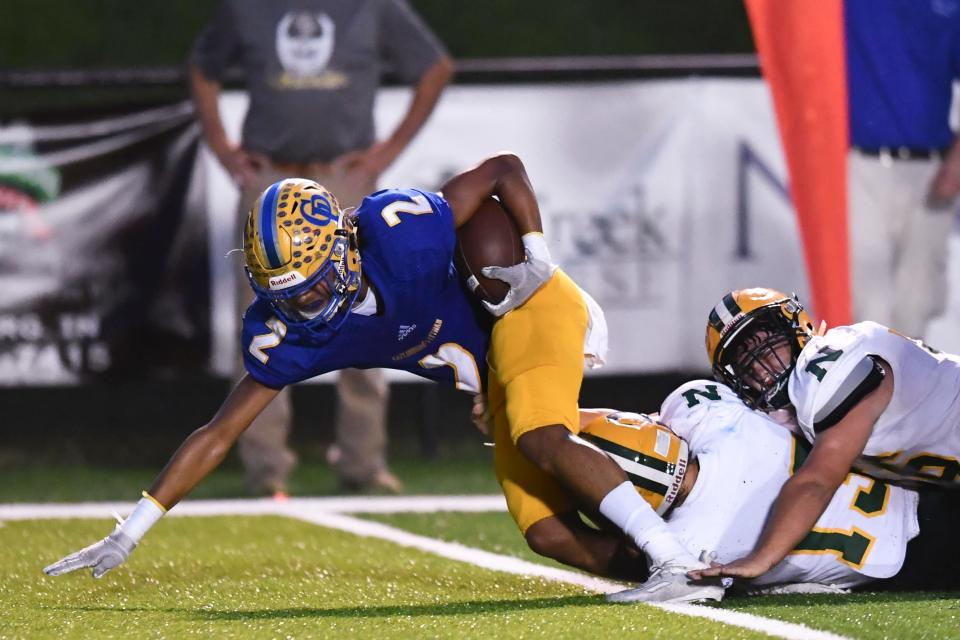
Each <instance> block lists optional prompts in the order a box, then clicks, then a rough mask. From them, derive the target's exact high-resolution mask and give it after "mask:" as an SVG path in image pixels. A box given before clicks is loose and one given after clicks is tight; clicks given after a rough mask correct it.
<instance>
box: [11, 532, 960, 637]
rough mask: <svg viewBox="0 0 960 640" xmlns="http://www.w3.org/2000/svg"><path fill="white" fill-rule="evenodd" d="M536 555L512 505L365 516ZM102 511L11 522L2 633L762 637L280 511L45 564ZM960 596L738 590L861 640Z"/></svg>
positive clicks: (954, 627)
mask: <svg viewBox="0 0 960 640" xmlns="http://www.w3.org/2000/svg"><path fill="white" fill-rule="evenodd" d="M363 517H364V518H365V519H371V520H376V521H379V522H383V523H387V524H390V525H393V526H396V527H399V528H402V529H405V530H408V531H411V532H414V533H419V534H421V535H425V536H429V537H435V538H439V539H443V540H449V541H457V542H461V543H463V544H467V545H470V546H474V547H478V548H481V549H486V550H490V551H495V552H497V553H501V554H506V555H512V556H516V557H521V558H524V559H528V560H536V561H539V560H538V559H537V557H536V556H534V555H533V554H532V553H530V552H529V551H527V550H526V548H525V546H524V544H523V541H522V540H521V538H520V536H519V534H517V532H516V531H515V529H514V527H513V524H512V522H511V521H510V519H509V517H508V516H507V515H506V514H503V513H482V514H466V513H435V514H391V515H383V514H381V515H376V516H373V515H370V516H363ZM109 527H110V523H109V522H108V521H106V520H100V521H90V520H46V521H40V520H33V521H8V522H6V523H5V525H4V526H3V527H0V611H3V615H2V619H0V638H48V637H58V638H113V637H117V638H120V637H132V636H137V637H148V638H183V637H237V638H261V637H263V638H274V637H291V638H333V637H336V638H372V637H384V638H423V637H430V638H434V637H443V638H490V637H511V638H513V637H524V638H573V637H589V638H620V637H623V636H624V635H628V636H634V637H642V638H675V637H676V636H677V635H680V634H682V635H683V636H684V637H685V638H691V639H694V638H751V637H763V634H758V633H755V632H751V631H748V630H746V629H743V628H739V627H732V626H729V625H724V624H721V623H718V622H713V621H709V620H703V619H699V618H688V617H685V616H680V615H677V614H673V613H668V612H665V611H661V610H658V609H655V608H652V607H647V606H640V605H638V606H611V605H607V604H605V603H604V602H603V599H602V596H598V595H592V594H588V593H585V592H584V591H583V590H582V589H581V588H579V587H575V586H571V585H566V584H562V583H556V582H549V581H546V580H544V579H540V578H526V577H520V576H514V575H509V574H504V573H499V572H494V571H489V570H485V569H481V568H479V567H475V566H472V565H470V564H466V563H462V562H455V561H451V560H446V559H443V558H440V557H438V556H434V555H432V554H430V553H426V552H421V551H416V550H412V549H408V548H404V547H400V546H397V545H395V544H393V543H390V542H387V541H383V540H377V539H371V538H360V537H357V536H354V535H352V534H348V533H345V532H342V531H337V530H333V529H328V528H324V527H319V526H316V525H312V524H309V523H305V522H301V521H298V520H293V519H290V518H282V517H276V516H262V517H196V518H170V519H167V520H165V521H163V522H162V523H161V524H160V525H158V526H157V527H156V529H155V530H154V531H152V532H151V533H150V535H149V536H147V538H146V539H145V540H144V541H143V542H142V544H141V547H140V548H139V549H138V550H137V551H136V552H135V554H134V555H133V556H132V557H131V560H130V562H129V563H128V564H127V565H125V566H124V567H121V568H120V569H118V570H116V571H114V572H112V573H110V574H108V575H107V576H106V577H105V578H103V579H101V580H93V579H92V578H91V577H90V576H89V574H83V575H81V574H79V573H74V574H70V575H67V576H62V577H59V578H51V577H48V576H45V575H44V574H43V573H42V572H41V568H42V566H43V565H45V564H46V563H48V562H50V561H53V560H56V559H58V558H59V557H61V556H62V555H64V554H65V553H68V552H70V551H73V550H75V549H76V548H77V547H78V546H79V545H82V544H88V543H89V542H92V541H93V540H95V539H97V538H98V537H100V536H102V535H104V533H105V532H106V531H107V530H109ZM958 598H960V594H900V595H897V596H893V595H889V594H871V593H861V594H854V595H851V596H845V597H838V596H816V597H813V596H789V597H788V596H768V597H765V598H730V599H727V600H726V601H724V603H723V604H722V605H721V606H722V607H724V608H728V609H733V610H738V611H744V612H748V613H752V614H755V615H761V616H764V617H767V618H773V619H777V620H784V621H789V622H796V623H801V624H804V625H807V626H809V627H811V628H814V629H819V630H824V631H831V632H833V633H837V634H842V635H844V636H847V637H849V638H863V639H880V638H957V637H958V636H960V599H958Z"/></svg>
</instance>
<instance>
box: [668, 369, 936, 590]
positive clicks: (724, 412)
mask: <svg viewBox="0 0 960 640" xmlns="http://www.w3.org/2000/svg"><path fill="white" fill-rule="evenodd" d="M660 418H661V420H662V421H663V422H664V423H666V424H667V425H669V426H670V428H671V429H673V430H674V431H675V432H676V433H677V435H679V436H680V437H681V438H684V439H685V440H687V442H688V444H689V446H690V457H691V459H692V458H694V457H695V458H696V459H697V460H698V462H699V464H700V473H699V475H698V477H697V481H696V483H695V484H694V486H693V489H692V490H691V491H690V494H689V495H688V496H687V497H686V499H685V500H684V501H683V503H682V504H680V505H679V506H678V507H676V508H675V509H674V510H673V511H672V512H670V513H668V514H667V524H668V526H669V527H670V530H671V531H672V532H673V534H674V535H675V536H677V538H678V539H679V540H680V541H681V543H682V544H684V546H686V547H687V549H688V550H690V551H691V553H693V554H694V555H697V554H699V553H700V552H701V551H702V550H707V551H714V552H716V553H717V559H718V560H719V561H720V562H724V563H726V562H731V561H732V560H735V559H737V558H741V557H743V556H745V555H747V554H748V553H749V552H750V551H752V550H753V548H754V546H755V545H756V543H757V540H758V539H759V538H760V533H761V531H762V530H763V526H764V523H765V522H766V520H767V516H768V515H769V513H770V509H771V508H772V507H773V503H774V501H775V500H776V499H777V496H778V495H779V493H780V489H781V488H782V487H783V485H784V483H785V482H786V481H787V479H788V478H789V477H790V476H791V475H792V474H793V472H794V470H795V469H796V468H799V466H800V465H801V464H802V463H803V460H805V459H806V455H807V452H808V451H809V450H810V445H809V444H808V443H807V442H805V441H804V440H803V438H801V437H797V436H796V435H794V434H792V433H791V432H790V431H788V430H787V429H785V428H783V427H782V426H780V425H778V424H777V423H776V422H774V421H772V420H770V418H769V417H767V416H766V414H763V413H760V412H758V411H753V410H751V409H750V408H748V407H747V406H746V405H744V404H743V402H742V401H741V400H740V399H739V398H737V396H736V395H735V394H734V393H733V391H731V390H730V389H729V388H728V387H726V386H724V385H723V384H720V383H718V382H714V381H710V380H695V381H693V382H688V383H686V384H684V385H683V386H681V387H680V388H678V389H677V390H675V391H674V392H673V393H671V394H670V395H669V396H668V397H667V399H666V400H665V401H664V403H663V407H662V408H661V413H660ZM918 533H919V527H918V524H917V494H916V492H914V491H910V490H908V489H904V488H902V487H895V486H891V485H887V484H886V483H883V482H881V481H874V480H872V479H870V478H867V477H865V476H861V475H858V474H850V475H848V476H847V479H846V481H845V482H844V483H843V484H842V485H841V486H840V488H839V489H838V490H837V492H836V494H835V495H834V497H833V499H832V500H831V501H830V504H829V505H828V506H827V509H826V511H825V512H824V513H823V515H821V516H820V519H819V520H817V523H816V526H815V527H814V528H813V530H812V531H811V532H810V534H809V535H808V536H807V537H806V538H805V539H804V540H803V541H801V543H800V544H799V545H797V548H796V549H795V550H794V551H792V552H791V553H790V554H789V555H788V556H787V557H786V558H785V559H784V560H782V561H781V562H780V563H779V564H777V565H776V566H775V567H773V569H771V570H770V571H769V572H767V573H765V574H764V575H763V576H761V577H760V578H758V579H756V580H755V581H754V584H756V585H758V586H761V585H773V584H785V583H792V582H817V583H821V584H832V585H837V586H841V587H851V586H854V585H858V584H862V583H864V582H868V581H869V580H870V579H871V578H889V577H891V576H893V575H895V574H896V573H897V572H898V571H899V570H900V567H901V566H902V565H903V560H904V556H905V554H906V550H907V542H908V541H909V540H910V539H911V538H913V537H915V536H916V535H917V534H918Z"/></svg>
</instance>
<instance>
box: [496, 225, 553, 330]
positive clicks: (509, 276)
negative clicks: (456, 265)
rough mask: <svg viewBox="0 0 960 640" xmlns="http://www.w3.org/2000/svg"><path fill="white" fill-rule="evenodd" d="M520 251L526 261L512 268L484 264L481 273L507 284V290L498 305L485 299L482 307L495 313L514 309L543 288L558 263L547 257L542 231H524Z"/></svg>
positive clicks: (547, 250)
mask: <svg viewBox="0 0 960 640" xmlns="http://www.w3.org/2000/svg"><path fill="white" fill-rule="evenodd" d="M521 240H523V252H524V254H525V255H526V260H524V261H523V262H521V263H520V264H515V265H513V266H512V267H484V268H483V269H482V270H481V273H482V274H483V275H484V276H486V277H487V278H496V279H497V280H503V281H504V282H506V283H507V284H509V285H510V290H509V291H507V295H505V296H504V297H503V300H501V301H500V302H499V303H498V304H490V303H489V302H487V301H486V300H484V301H483V306H485V307H486V308H487V311H489V312H490V313H492V314H493V315H495V316H498V317H499V316H502V315H504V314H505V313H507V312H508V311H513V310H514V309H516V308H517V307H519V306H520V305H522V304H523V303H524V302H526V301H527V300H529V299H530V296H532V295H533V294H534V293H536V292H537V289H539V288H540V287H542V286H543V285H544V284H545V283H546V282H547V281H548V280H550V278H551V277H552V276H553V272H554V271H556V270H557V265H555V264H554V263H553V260H552V259H551V258H550V250H549V249H547V242H546V240H544V238H543V234H542V233H536V232H534V233H526V234H524V235H523V238H521Z"/></svg>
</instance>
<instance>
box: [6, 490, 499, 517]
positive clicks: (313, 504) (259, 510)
mask: <svg viewBox="0 0 960 640" xmlns="http://www.w3.org/2000/svg"><path fill="white" fill-rule="evenodd" d="M133 506H134V503H133V502H78V503H54V502H49V503H40V504H0V520H39V519H43V518H109V517H110V512H111V511H117V512H119V513H124V514H125V513H129V512H130V510H131V509H133ZM278 510H283V512H284V514H285V515H287V514H292V513H296V512H297V511H301V510H302V511H314V512H318V511H323V512H333V513H432V512H435V511H468V512H481V511H506V510H507V504H506V502H505V501H504V499H503V496H502V495H488V496H475V495H474V496H383V497H381V496H357V497H347V498H344V497H330V498H289V499H287V500H282V501H279V500H273V499H272V498H261V499H249V498H247V499H237V500H185V501H183V502H181V503H180V504H178V505H177V506H176V508H175V509H173V510H171V511H170V514H169V515H170V516H221V515H223V516H256V515H273V514H276V513H278Z"/></svg>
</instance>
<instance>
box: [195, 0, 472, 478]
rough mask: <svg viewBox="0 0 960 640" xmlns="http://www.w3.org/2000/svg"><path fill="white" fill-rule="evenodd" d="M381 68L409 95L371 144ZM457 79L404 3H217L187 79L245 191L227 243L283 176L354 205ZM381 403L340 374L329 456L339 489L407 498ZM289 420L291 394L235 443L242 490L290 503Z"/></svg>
mask: <svg viewBox="0 0 960 640" xmlns="http://www.w3.org/2000/svg"><path fill="white" fill-rule="evenodd" d="M231 65H238V66H240V67H242V69H243V71H244V72H245V77H246V87H247V90H248V92H249V94H250V106H249V110H248V111H247V115H246V120H245V121H244V125H243V134H242V141H241V143H240V144H234V143H233V142H232V141H230V140H228V139H227V136H226V134H225V132H224V130H223V124H222V122H221V119H220V113H219V111H218V104H217V99H218V97H219V95H220V80H221V78H222V77H223V74H224V72H225V71H226V70H227V68H228V67H230V66H231ZM385 70H389V71H391V72H392V73H393V74H394V75H395V76H397V77H398V78H399V79H400V80H402V81H403V82H406V83H409V84H411V85H413V86H414V94H413V99H412V101H411V102H410V105H409V107H408V109H407V113H406V115H405V116H404V117H403V119H402V120H401V121H400V123H399V125H397V127H396V129H394V131H393V132H392V133H391V134H390V135H389V136H388V137H386V138H385V139H383V140H379V141H378V140H376V139H375V137H374V134H375V132H374V123H373V105H374V98H375V96H376V93H377V89H378V88H379V86H380V78H381V75H382V73H383V72H384V71H385ZM452 75H453V63H452V61H451V59H450V57H449V56H448V55H447V53H446V51H445V50H444V47H443V45H442V44H441V43H440V42H439V40H438V39H437V38H436V37H435V36H434V34H433V33H431V32H430V30H429V28H428V27H427V26H426V25H425V24H424V22H423V21H422V20H421V19H420V17H419V16H417V15H416V13H414V11H413V10H412V9H411V8H410V7H409V5H408V4H407V3H406V1H405V0H271V1H270V2H263V1H262V0H224V1H223V2H222V4H221V6H220V8H219V10H218V12H217V14H216V15H215V17H214V18H213V20H212V21H211V23H210V24H209V25H208V26H207V28H206V29H205V30H204V31H203V33H202V34H201V35H200V37H199V38H198V39H197V41H196V43H195V45H194V49H193V53H192V56H191V60H190V82H191V86H192V89H193V98H194V102H195V104H196V108H197V113H198V115H199V118H200V121H201V123H202V125H203V130H204V134H205V136H206V139H207V142H208V144H209V145H210V148H211V149H212V150H213V152H214V154H216V156H217V158H218V159H219V161H220V163H221V164H222V165H223V166H224V168H226V169H227V171H228V172H229V173H230V175H231V176H232V177H233V179H234V180H235V181H236V183H237V185H238V186H239V187H240V190H241V198H240V207H239V212H238V215H237V226H236V228H235V230H234V237H235V238H237V239H238V240H239V239H240V238H241V237H242V236H241V232H242V224H243V221H244V220H245V219H246V214H247V211H248V210H249V209H250V207H251V206H252V205H253V202H254V201H255V200H256V198H257V196H258V195H259V194H260V193H261V192H262V191H263V190H264V189H265V188H266V187H267V186H269V185H270V184H272V183H273V182H276V181H277V180H280V179H283V178H292V177H300V178H308V179H311V180H315V181H317V182H319V183H320V184H322V185H324V186H325V187H327V188H328V189H329V190H330V191H332V192H333V193H336V194H337V197H338V198H339V200H340V204H341V206H343V207H344V208H346V207H352V206H357V205H359V204H360V201H361V200H362V199H363V197H364V196H365V195H366V194H368V193H370V192H372V191H374V190H375V189H376V183H377V178H378V176H379V175H380V174H381V173H383V171H384V170H385V169H386V168H387V167H388V166H390V164H391V163H392V162H393V161H394V160H395V159H396V158H397V156H398V155H400V153H402V152H403V150H404V149H405V148H406V146H407V145H408V144H409V143H410V141H411V140H412V139H413V137H414V136H415V135H416V133H417V131H419V129H420V127H421V126H422V125H423V123H424V122H425V121H426V119H427V118H428V117H429V115H430V113H431V112H432V111H433V108H434V105H435V104H436V102H437V99H438V98H439V96H440V93H441V92H442V91H443V88H444V87H445V86H446V84H447V83H448V82H449V80H450V78H451V76H452ZM236 274H237V292H238V300H239V302H240V307H241V309H240V311H241V312H242V311H243V310H244V309H246V307H247V305H249V304H250V303H251V302H252V301H253V296H252V292H251V289H250V287H249V285H248V284H247V282H246V277H245V275H244V272H243V269H242V265H237V269H236ZM242 373H243V367H242V366H241V359H240V358H237V376H238V377H239V376H240V375H242ZM388 393H389V389H388V386H387V382H386V380H385V378H384V375H383V372H382V371H381V370H379V369H370V370H358V369H347V370H344V371H341V372H340V377H339V379H338V382H337V395H338V408H337V422H336V444H335V445H334V446H333V447H331V452H332V453H333V455H331V456H328V457H329V458H330V460H331V462H332V463H333V464H334V467H335V469H336V472H337V475H338V477H339V480H340V485H341V488H343V489H345V490H351V491H377V492H392V493H398V492H400V491H401V490H402V485H401V484H400V481H399V480H398V479H397V478H396V476H394V475H393V474H392V473H391V472H390V470H389V468H388V467H387V462H386V442H387V440H386V406H387V398H388ZM290 422H291V408H290V395H289V389H288V390H285V391H283V392H282V393H281V394H280V395H279V396H277V398H276V399H275V400H274V401H273V403H272V404H271V405H270V406H269V407H267V408H266V409H265V410H264V412H263V413H261V414H260V416H259V418H257V420H256V421H254V423H253V424H252V425H251V427H250V428H249V429H248V430H247V431H246V432H245V433H244V434H243V436H241V437H240V441H239V446H238V450H239V452H240V458H241V460H242V462H243V465H244V467H245V469H246V482H247V488H248V490H249V491H250V492H252V493H255V494H267V495H270V494H272V495H274V496H277V497H282V496H284V495H285V494H286V491H287V479H288V477H289V475H290V473H291V471H292V470H293V467H294V465H295V464H296V455H295V454H294V453H293V451H292V450H291V449H290V448H289V446H288V444H287V439H288V436H289V432H290Z"/></svg>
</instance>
